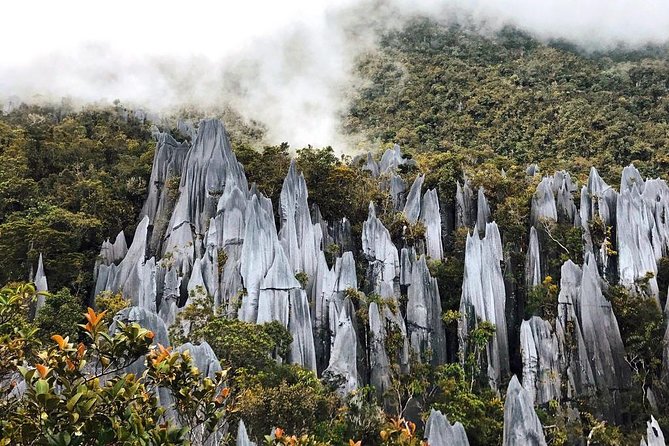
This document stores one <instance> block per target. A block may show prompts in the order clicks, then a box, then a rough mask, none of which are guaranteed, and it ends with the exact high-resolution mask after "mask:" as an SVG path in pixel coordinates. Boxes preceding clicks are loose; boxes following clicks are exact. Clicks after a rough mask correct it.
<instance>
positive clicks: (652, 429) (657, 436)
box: [640, 415, 666, 446]
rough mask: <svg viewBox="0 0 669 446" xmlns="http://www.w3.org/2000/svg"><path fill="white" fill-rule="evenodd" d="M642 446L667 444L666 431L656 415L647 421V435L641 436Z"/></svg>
mask: <svg viewBox="0 0 669 446" xmlns="http://www.w3.org/2000/svg"><path fill="white" fill-rule="evenodd" d="M640 446H666V443H665V442H664V433H663V432H662V429H660V425H659V424H658V423H657V420H656V419H655V417H654V416H652V415H651V416H650V421H648V422H647V423H646V437H645V438H644V437H642V438H641V444H640Z"/></svg>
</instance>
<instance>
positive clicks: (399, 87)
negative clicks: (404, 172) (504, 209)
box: [344, 19, 669, 178]
mask: <svg viewBox="0 0 669 446" xmlns="http://www.w3.org/2000/svg"><path fill="white" fill-rule="evenodd" d="M665 54H666V49H661V50H660V51H658V52H657V53H656V54H651V53H647V54H644V53H640V54H629V53H628V54H615V53H613V54H611V53H606V54H601V55H591V54H590V55H583V54H578V53H576V52H575V51H574V50H573V49H568V48H564V47H560V46H559V45H558V44H544V43H540V42H538V41H536V40H533V39H532V38H530V37H529V36H527V35H524V34H522V33H521V32H519V31H517V30H510V29H505V30H503V31H501V32H499V33H497V34H496V35H494V36H484V35H481V34H480V33H478V32H476V30H470V29H466V28H464V27H459V26H452V27H450V28H448V27H444V26H442V25H440V24H437V23H435V22H433V21H430V20H428V19H417V20H415V21H414V22H413V23H410V24H409V25H408V26H406V27H405V28H404V29H402V30H400V31H399V32H398V31H397V30H393V31H391V32H388V33H387V34H386V35H384V36H383V38H382V39H381V40H380V48H379V50H378V51H376V52H370V53H368V54H366V55H365V57H363V58H361V59H360V61H359V64H358V67H357V73H358V75H359V76H361V77H362V78H363V79H365V80H369V82H362V83H360V84H359V85H360V87H358V89H357V91H356V95H355V96H354V101H353V102H352V104H351V106H350V108H349V111H348V115H347V116H346V119H345V122H344V129H345V131H347V132H350V133H362V134H367V135H369V137H370V139H372V140H380V141H381V142H397V143H399V144H401V145H403V146H405V147H407V148H411V149H412V150H419V151H438V152H444V153H449V154H453V157H455V158H456V159H457V158H462V157H469V158H470V159H475V158H476V156H477V155H476V153H477V152H478V153H485V152H487V151H490V152H493V153H495V154H499V155H500V156H502V157H504V158H507V159H509V160H511V161H512V162H513V163H514V164H517V165H520V166H525V165H527V164H529V163H531V162H539V164H540V165H541V167H542V168H544V170H545V171H546V172H549V171H551V170H553V169H560V168H564V167H570V168H571V170H572V173H575V174H577V175H581V174H582V175H586V174H587V171H588V169H589V167H590V166H591V165H596V166H599V167H601V169H602V170H601V171H600V172H602V173H603V175H604V176H605V178H612V177H613V176H616V175H617V174H619V172H620V167H617V166H624V165H626V164H628V163H630V162H631V161H634V162H635V163H636V164H637V165H638V167H640V168H641V170H642V172H643V175H648V176H657V175H666V172H667V167H668V165H667V163H669V157H668V156H667V154H666V151H664V150H663V148H664V147H666V146H667V133H666V129H667V124H666V122H668V121H669V119H668V118H669V109H668V108H667V107H666V100H665V99H664V98H665V97H666V96H667V94H668V93H669V85H667V83H666V81H665V79H666V76H667V73H669V64H668V63H667V61H666V58H665V57H664V55H665ZM631 56H633V57H634V58H632V57H631ZM547 153H549V154H551V156H550V157H546V156H545V154H547ZM452 166H453V167H454V168H453V169H449V171H448V175H449V176H453V171H454V170H455V169H457V164H455V165H452ZM453 177H454V178H458V176H457V174H456V175H455V176H453Z"/></svg>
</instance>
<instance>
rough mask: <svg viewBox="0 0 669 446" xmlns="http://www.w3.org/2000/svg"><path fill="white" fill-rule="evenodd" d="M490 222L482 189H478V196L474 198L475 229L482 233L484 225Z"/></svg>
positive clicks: (487, 206)
mask: <svg viewBox="0 0 669 446" xmlns="http://www.w3.org/2000/svg"><path fill="white" fill-rule="evenodd" d="M489 222H490V206H489V205H488V200H487V199H486V197H485V193H484V192H483V188H482V187H479V191H478V196H477V198H476V227H477V228H478V231H479V232H483V231H484V230H485V228H486V225H487V224H488V223H489Z"/></svg>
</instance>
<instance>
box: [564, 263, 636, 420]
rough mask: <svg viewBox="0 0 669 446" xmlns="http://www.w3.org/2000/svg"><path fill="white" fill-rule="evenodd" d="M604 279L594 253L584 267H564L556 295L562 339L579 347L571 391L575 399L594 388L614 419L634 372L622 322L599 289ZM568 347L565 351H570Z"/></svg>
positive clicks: (571, 367)
mask: <svg viewBox="0 0 669 446" xmlns="http://www.w3.org/2000/svg"><path fill="white" fill-rule="evenodd" d="M601 283H602V280H601V278H600V276H599V274H598V272H597V266H596V265H595V260H594V257H593V255H592V254H590V253H589V254H587V255H586V259H585V263H584V265H583V268H582V269H581V268H579V267H578V266H576V265H574V264H573V263H572V262H571V261H567V262H566V263H565V265H563V267H562V278H561V282H560V285H561V290H560V295H559V296H558V321H557V324H556V326H557V328H558V338H560V342H561V343H564V342H565V341H568V342H569V344H570V345H574V346H575V347H576V350H577V351H576V352H573V353H572V359H573V361H572V364H569V365H568V367H569V369H568V373H567V376H568V379H569V387H571V388H572V389H571V390H570V391H573V392H574V393H575V394H576V395H582V394H587V393H588V392H590V391H591V389H590V388H591V386H592V385H593V384H594V386H595V387H596V388H597V390H598V391H599V392H600V393H601V394H602V395H608V398H609V399H608V401H606V408H605V410H606V412H607V416H608V417H615V416H616V414H617V413H618V411H619V409H620V406H619V404H620V401H619V400H618V398H617V395H618V393H619V391H621V390H624V389H627V388H629V386H630V373H631V372H630V369H629V365H628V364H627V362H626V361H625V348H624V346H623V342H622V338H621V336H620V330H619V329H618V322H617V320H616V317H615V314H613V310H612V308H611V303H610V302H608V301H607V300H606V299H605V298H604V296H603V294H602V289H601V286H602V285H601ZM567 348H569V347H567V346H564V345H563V346H562V347H561V350H562V351H565V352H566V349H567Z"/></svg>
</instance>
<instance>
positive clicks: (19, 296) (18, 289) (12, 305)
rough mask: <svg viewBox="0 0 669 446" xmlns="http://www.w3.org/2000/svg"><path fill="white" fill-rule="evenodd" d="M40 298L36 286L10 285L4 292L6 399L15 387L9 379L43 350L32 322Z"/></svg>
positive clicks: (0, 317) (0, 341)
mask: <svg viewBox="0 0 669 446" xmlns="http://www.w3.org/2000/svg"><path fill="white" fill-rule="evenodd" d="M37 294H38V293H37V291H36V290H35V286H34V285H33V284H13V285H12V284H10V285H7V286H5V287H3V288H2V289H0V392H2V394H3V395H4V394H6V393H7V392H9V391H10V390H11V388H12V387H13V385H12V384H11V383H9V380H8V379H7V378H8V377H9V376H10V375H12V374H13V373H14V372H15V371H16V367H17V366H18V365H20V364H22V363H23V361H24V360H25V358H27V357H30V356H32V355H33V354H34V350H35V349H36V348H37V347H38V346H39V340H38V338H37V332H38V329H37V328H36V327H35V326H34V325H33V324H31V323H30V322H28V313H29V311H30V308H31V307H32V306H33V305H34V304H35V302H36V300H37ZM8 384H9V387H7V385H8ZM0 401H1V399H0ZM6 403H7V401H4V402H1V403H0V410H5V404H6Z"/></svg>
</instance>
